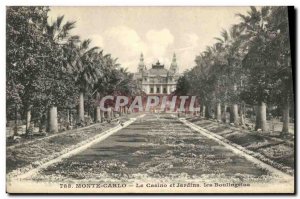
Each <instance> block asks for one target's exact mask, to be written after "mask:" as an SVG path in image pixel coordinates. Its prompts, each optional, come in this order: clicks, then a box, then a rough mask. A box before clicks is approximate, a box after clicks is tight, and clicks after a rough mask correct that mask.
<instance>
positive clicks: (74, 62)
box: [70, 39, 101, 122]
mask: <svg viewBox="0 0 300 199" xmlns="http://www.w3.org/2000/svg"><path fill="white" fill-rule="evenodd" d="M90 43H91V40H89V39H87V40H84V41H82V42H80V44H79V45H76V50H75V51H74V55H73V57H72V58H71V60H70V64H71V66H72V68H73V73H74V76H75V81H76V85H77V86H78V87H79V105H78V120H79V122H82V121H84V94H85V93H86V92H87V91H88V90H90V89H91V88H93V85H94V84H95V83H96V82H97V80H98V78H99V76H100V74H101V70H99V68H97V67H96V63H97V61H98V60H97V53H96V50H97V49H98V47H92V48H90V47H89V45H90Z"/></svg>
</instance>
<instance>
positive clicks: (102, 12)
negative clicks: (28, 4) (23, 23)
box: [48, 7, 249, 72]
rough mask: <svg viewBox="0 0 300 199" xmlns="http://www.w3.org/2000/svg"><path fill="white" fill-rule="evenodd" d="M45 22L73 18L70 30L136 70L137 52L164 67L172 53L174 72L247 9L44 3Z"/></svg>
mask: <svg viewBox="0 0 300 199" xmlns="http://www.w3.org/2000/svg"><path fill="white" fill-rule="evenodd" d="M50 9H51V10H50V12H49V18H48V20H49V21H50V22H51V21H54V20H55V19H56V17H57V16H61V15H64V16H65V18H64V19H65V21H76V28H74V29H73V30H72V34H75V35H78V36H80V38H81V39H82V40H84V39H91V40H92V44H91V45H92V46H98V47H100V48H101V49H103V50H104V52H105V53H110V54H111V55H112V56H113V57H117V58H118V62H119V63H120V64H121V66H122V67H125V68H128V71H130V72H136V71H137V66H138V63H139V57H140V54H141V53H143V54H144V58H145V64H146V66H147V68H150V67H151V64H154V63H156V61H157V60H159V61H160V62H161V63H163V64H165V67H166V68H169V66H170V64H171V60H172V56H173V53H175V54H176V57H177V64H178V66H179V72H183V71H185V70H186V69H190V68H192V67H193V66H194V65H195V63H194V60H195V57H196V56H197V55H199V54H200V53H201V52H203V51H204V50H205V48H206V46H208V45H212V44H213V43H215V42H216V40H215V37H219V36H220V32H221V31H222V29H229V28H230V27H231V26H232V25H233V24H235V23H238V22H239V21H240V19H239V17H237V16H236V14H237V13H242V14H245V13H246V12H247V11H248V10H249V7H50Z"/></svg>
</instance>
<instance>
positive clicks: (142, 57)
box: [138, 53, 146, 73]
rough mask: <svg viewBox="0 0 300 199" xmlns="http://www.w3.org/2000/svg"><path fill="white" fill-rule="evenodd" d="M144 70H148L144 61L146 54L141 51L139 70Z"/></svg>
mask: <svg viewBox="0 0 300 199" xmlns="http://www.w3.org/2000/svg"><path fill="white" fill-rule="evenodd" d="M144 70H146V65H145V63H144V55H143V53H141V57H140V62H139V66H138V72H139V73H142V72H143V71H144Z"/></svg>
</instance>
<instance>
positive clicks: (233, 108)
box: [232, 104, 239, 126]
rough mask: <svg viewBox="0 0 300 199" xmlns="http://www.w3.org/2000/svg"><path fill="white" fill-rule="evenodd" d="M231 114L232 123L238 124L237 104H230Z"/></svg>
mask: <svg viewBox="0 0 300 199" xmlns="http://www.w3.org/2000/svg"><path fill="white" fill-rule="evenodd" d="M232 115H233V123H234V125H236V126H237V125H239V107H238V105H237V104H233V105H232Z"/></svg>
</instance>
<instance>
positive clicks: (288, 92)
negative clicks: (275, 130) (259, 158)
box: [177, 7, 293, 133]
mask: <svg viewBox="0 0 300 199" xmlns="http://www.w3.org/2000/svg"><path fill="white" fill-rule="evenodd" d="M237 16H238V17H240V19H241V22H240V23H238V24H234V25H233V26H232V27H231V28H230V29H229V30H223V31H222V32H221V37H218V38H216V43H215V44H214V45H212V46H208V47H207V50H206V51H205V52H203V53H201V54H200V55H199V56H197V57H196V60H195V62H196V66H195V67H194V68H192V69H191V70H189V71H186V72H185V73H184V75H183V76H182V77H181V78H180V79H179V81H178V85H177V92H178V93H180V94H195V93H196V94H197V95H199V96H200V100H201V103H202V105H203V106H202V112H204V113H203V115H205V116H206V117H210V113H211V112H210V110H211V109H213V110H214V111H215V114H214V115H215V118H216V119H217V120H220V121H221V120H223V121H224V116H225V114H226V110H228V109H229V108H230V122H232V123H234V124H236V125H244V124H245V120H244V118H245V113H246V111H247V110H248V109H247V108H246V107H249V105H250V106H253V107H254V109H255V111H256V114H255V115H256V125H255V129H262V131H267V130H268V127H267V123H266V118H267V114H266V112H267V105H268V110H271V108H273V109H276V110H281V111H282V120H283V129H282V132H285V133H286V132H288V131H289V115H290V113H289V111H290V110H291V107H292V106H293V76H292V66H291V51H290V37H289V23H288V22H289V21H288V9H287V7H262V8H260V9H257V8H256V7H251V9H249V11H248V13H247V14H246V15H243V14H237ZM222 109H223V110H222ZM222 112H223V113H222ZM222 114H223V115H222Z"/></svg>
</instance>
